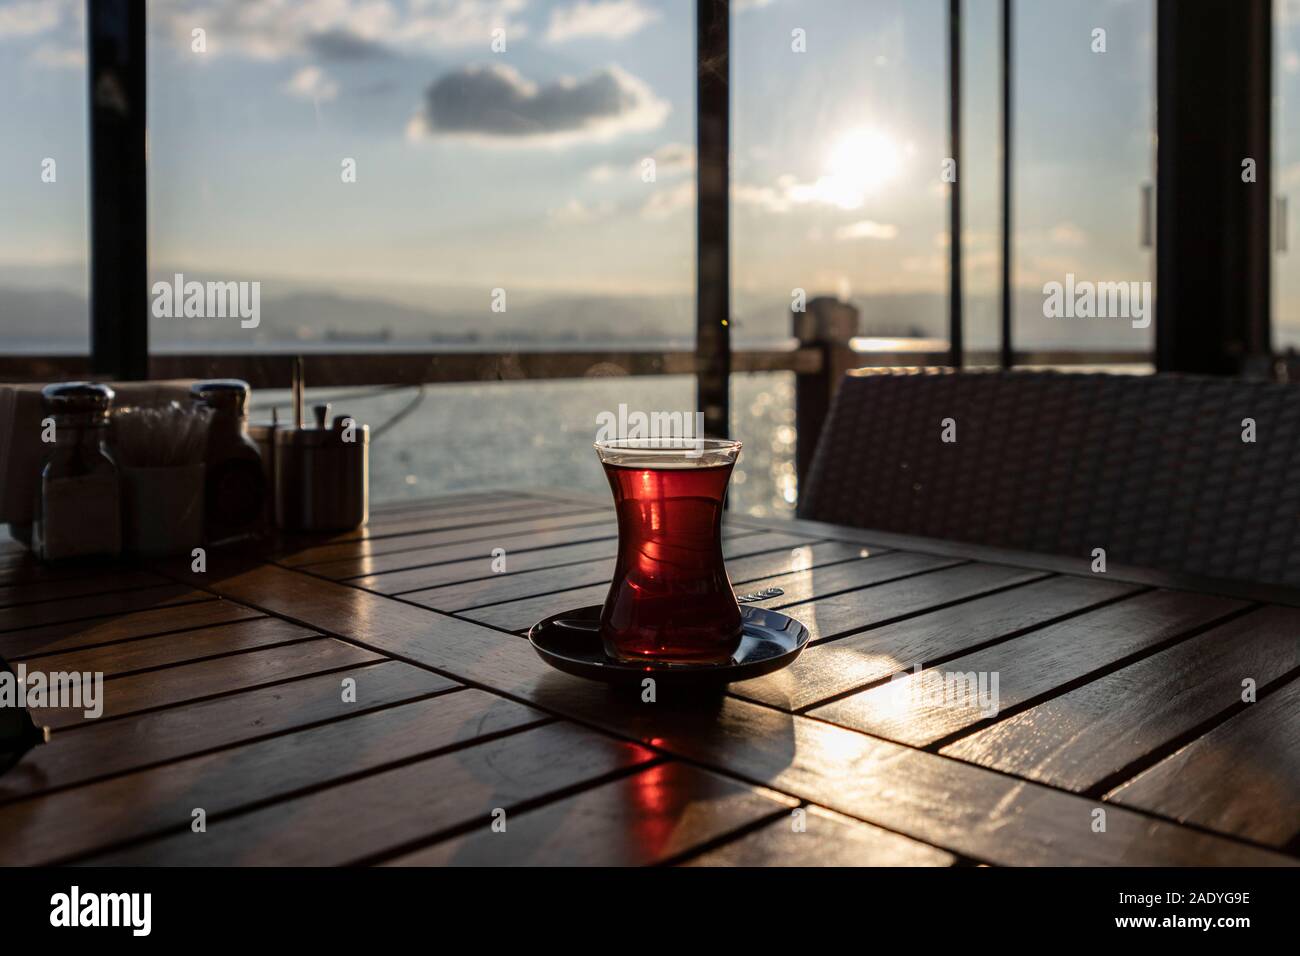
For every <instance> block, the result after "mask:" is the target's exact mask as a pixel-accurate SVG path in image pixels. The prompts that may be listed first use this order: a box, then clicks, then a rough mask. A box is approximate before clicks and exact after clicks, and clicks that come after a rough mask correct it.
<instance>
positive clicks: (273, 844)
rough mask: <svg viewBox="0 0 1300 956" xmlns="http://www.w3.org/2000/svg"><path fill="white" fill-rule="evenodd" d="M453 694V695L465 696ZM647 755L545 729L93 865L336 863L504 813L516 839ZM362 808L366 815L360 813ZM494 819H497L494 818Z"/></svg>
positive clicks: (575, 732) (585, 735) (560, 727)
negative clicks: (543, 805) (551, 806)
mask: <svg viewBox="0 0 1300 956" xmlns="http://www.w3.org/2000/svg"><path fill="white" fill-rule="evenodd" d="M468 693H469V692H465V693H460V694H453V695H452V697H451V699H460V698H465V697H467V696H468ZM650 759H652V754H651V753H650V752H649V751H647V750H645V749H644V748H642V747H638V746H637V745H635V744H631V743H625V742H623V741H619V740H615V739H614V738H612V737H605V736H603V735H600V734H595V733H592V732H591V731H588V730H583V729H581V728H578V727H575V726H573V725H572V724H551V725H548V726H545V727H537V728H535V729H532V730H526V731H524V732H522V733H517V734H512V735H510V736H507V737H503V738H500V739H498V740H493V741H490V742H487V743H483V744H480V745H477V746H473V747H468V748H465V749H462V750H458V751H455V752H452V753H448V754H444V755H442V756H437V757H431V758H428V759H425V760H421V761H419V762H417V763H412V764H408V765H406V766H403V767H398V768H395V769H392V770H386V771H381V772H378V773H374V774H371V775H370V776H367V777H364V778H362V779H360V780H354V781H351V782H349V783H344V784H340V785H338V786H334V787H329V788H327V789H324V790H320V791H318V792H316V793H312V794H309V795H307V796H304V797H300V798H297V799H293V800H288V801H285V802H282V803H276V804H272V805H271V806H269V807H266V808H264V809H261V810H255V811H253V812H250V813H245V814H242V815H240V816H236V817H233V818H230V819H228V820H217V821H215V822H213V823H210V824H209V827H208V832H207V833H205V834H197V835H196V834H193V833H184V832H182V833H179V834H177V835H175V836H172V837H168V838H166V839H162V840H158V841H155V842H153V843H150V844H145V845H142V846H137V847H133V848H131V849H130V850H128V851H124V852H120V853H114V854H110V855H107V856H104V857H102V858H98V859H96V860H95V861H94V862H95V863H96V864H131V863H143V862H147V863H149V864H151V865H167V866H185V865H238V866H251V865H269V864H275V865H278V866H296V865H328V864H333V865H342V864H348V863H354V862H358V861H360V860H363V859H366V858H369V857H372V856H374V855H376V854H380V853H385V852H393V851H398V850H401V849H402V848H404V846H405V845H408V844H411V843H414V842H416V841H419V840H422V839H426V838H428V837H430V836H433V835H435V834H437V833H439V832H441V831H445V830H448V829H450V828H453V827H457V826H463V825H466V824H470V823H473V822H474V821H479V825H480V827H484V828H490V826H491V824H492V815H493V813H494V812H495V811H502V810H503V811H505V816H504V818H503V819H504V822H505V826H506V830H505V832H504V833H495V834H492V836H494V837H496V838H498V839H499V840H502V841H510V840H512V839H514V834H513V832H512V828H517V827H519V826H520V825H521V824H522V822H523V821H524V820H525V819H526V815H525V814H522V813H520V814H515V813H514V812H513V811H514V810H515V808H516V807H517V806H518V805H519V804H521V803H526V802H529V801H534V800H539V799H544V798H546V797H547V796H549V795H552V794H555V793H557V792H563V791H565V790H567V789H569V788H572V787H577V786H582V785H584V784H590V783H592V782H594V781H598V780H601V779H603V778H605V777H607V776H609V775H610V774H613V773H617V772H618V771H621V770H626V769H628V768H630V767H634V766H636V765H638V764H642V763H645V762H647V761H649V760H650ZM359 807H364V808H366V812H364V813H358V812H357V808H359ZM498 819H502V818H501V817H499V816H498Z"/></svg>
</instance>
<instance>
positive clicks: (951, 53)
mask: <svg viewBox="0 0 1300 956" xmlns="http://www.w3.org/2000/svg"><path fill="white" fill-rule="evenodd" d="M961 2H962V0H948V151H949V152H948V155H949V157H950V158H951V159H952V161H953V167H954V171H955V175H954V176H953V180H952V182H951V183H950V184H949V187H948V188H949V192H948V342H949V346H948V347H949V350H950V351H951V353H952V358H951V359H949V364H951V365H952V366H953V368H961V366H962V359H963V355H964V353H965V343H964V342H963V341H962V291H961V177H962V176H963V175H964V174H965V170H964V169H963V168H962V162H961Z"/></svg>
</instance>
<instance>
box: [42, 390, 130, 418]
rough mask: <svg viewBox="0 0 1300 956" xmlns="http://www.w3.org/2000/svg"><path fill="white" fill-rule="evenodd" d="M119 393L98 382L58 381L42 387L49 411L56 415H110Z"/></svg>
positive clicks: (93, 416) (96, 416)
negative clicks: (114, 400)
mask: <svg viewBox="0 0 1300 956" xmlns="http://www.w3.org/2000/svg"><path fill="white" fill-rule="evenodd" d="M116 394H117V393H116V392H114V391H113V390H112V389H111V388H109V387H108V386H107V385H101V384H99V383H98V382H58V383H56V384H54V385H46V386H45V387H44V388H43V389H41V398H42V399H43V400H44V402H45V408H46V410H47V411H49V412H51V413H52V414H54V415H86V416H90V417H91V418H106V417H108V412H109V409H110V408H112V407H113V398H114V396H115V395H116Z"/></svg>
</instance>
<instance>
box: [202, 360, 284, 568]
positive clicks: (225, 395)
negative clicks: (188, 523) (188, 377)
mask: <svg viewBox="0 0 1300 956" xmlns="http://www.w3.org/2000/svg"><path fill="white" fill-rule="evenodd" d="M190 393H191V394H192V395H193V396H194V397H195V398H196V399H197V400H199V401H201V402H202V403H203V404H205V405H207V406H208V407H209V408H211V409H212V420H211V421H210V422H209V424H208V450H207V457H206V459H205V466H206V467H205V470H204V523H205V526H206V529H207V539H208V541H209V543H211V544H222V543H224V542H227V541H233V540H235V539H237V538H244V537H251V536H255V535H258V534H261V533H262V531H263V530H264V528H263V509H264V503H265V500H266V494H267V488H266V478H265V476H264V473H263V470H262V455H261V453H260V452H259V451H258V448H257V444H256V443H255V442H254V441H253V439H252V438H250V437H249V434H248V417H247V414H246V411H245V410H246V408H247V406H248V383H247V382H241V381H239V380H238V379H213V380H211V381H206V382H196V383H195V384H194V385H193V386H191V387H190Z"/></svg>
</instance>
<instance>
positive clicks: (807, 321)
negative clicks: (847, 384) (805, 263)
mask: <svg viewBox="0 0 1300 956" xmlns="http://www.w3.org/2000/svg"><path fill="white" fill-rule="evenodd" d="M790 317H791V329H790V331H791V332H793V333H794V337H795V338H796V339H798V340H799V344H800V345H801V346H805V347H808V346H810V347H812V348H816V349H819V350H821V353H822V361H821V368H820V369H819V370H818V371H817V372H816V373H814V374H811V375H797V376H795V386H794V415H795V420H794V469H795V476H796V478H797V479H798V481H799V486H800V487H802V486H803V481H804V478H805V477H806V476H807V475H808V469H809V468H810V467H811V466H812V460H813V452H814V451H815V450H816V448H817V439H818V437H819V436H820V435H821V432H822V426H823V425H824V424H825V423H826V417H827V415H829V414H830V410H831V402H832V401H833V400H834V399H835V393H836V392H837V391H839V387H840V382H841V381H843V379H844V373H845V372H847V371H848V370H849V369H851V368H855V367H856V366H858V365H861V364H862V362H861V359H860V358H859V356H858V354H857V353H856V352H854V351H853V338H854V337H855V336H856V335H857V334H858V333H859V332H860V331H861V317H860V315H859V314H858V310H857V309H856V308H855V307H854V306H852V305H850V304H849V303H848V302H840V301H839V300H838V299H832V298H830V297H828V296H819V297H817V298H815V299H813V300H812V301H811V302H809V303H808V305H807V311H805V312H792V313H791V316H790Z"/></svg>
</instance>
